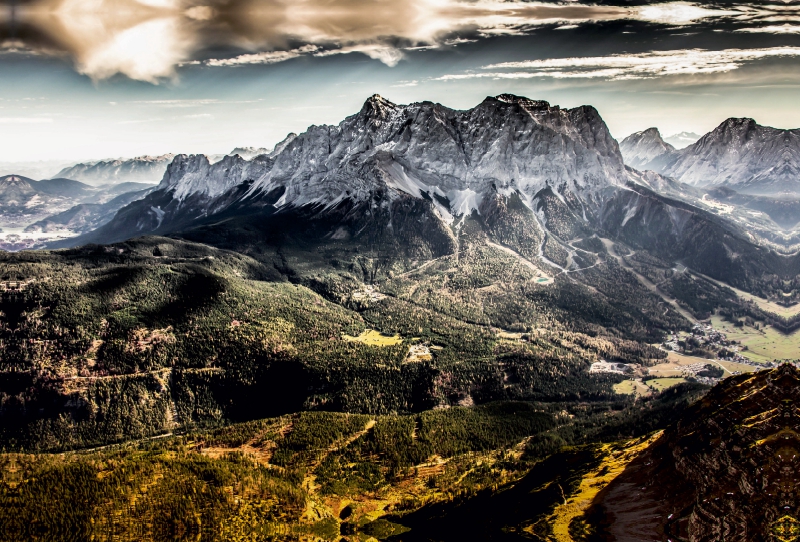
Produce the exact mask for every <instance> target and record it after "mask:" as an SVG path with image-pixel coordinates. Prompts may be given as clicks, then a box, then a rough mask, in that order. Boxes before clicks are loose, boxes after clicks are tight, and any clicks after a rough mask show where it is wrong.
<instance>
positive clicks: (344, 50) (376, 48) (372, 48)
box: [315, 43, 404, 67]
mask: <svg viewBox="0 0 800 542" xmlns="http://www.w3.org/2000/svg"><path fill="white" fill-rule="evenodd" d="M350 53H362V54H365V55H367V56H368V57H370V58H371V59H373V60H380V61H381V62H383V63H384V64H386V65H387V66H391V67H394V66H397V63H398V62H400V61H401V60H403V56H404V55H403V51H401V50H399V49H397V48H396V47H391V46H388V45H380V44H375V43H369V44H360V45H348V46H347V47H341V48H339V49H331V50H328V51H321V52H319V53H316V54H315V56H331V55H348V54H350Z"/></svg>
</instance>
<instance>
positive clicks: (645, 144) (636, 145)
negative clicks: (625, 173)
mask: <svg viewBox="0 0 800 542" xmlns="http://www.w3.org/2000/svg"><path fill="white" fill-rule="evenodd" d="M619 150H620V152H622V157H623V158H624V159H625V163H626V164H627V165H629V166H631V167H632V168H636V169H640V170H648V169H657V167H658V164H653V161H654V160H656V159H658V158H660V157H662V156H664V155H665V154H667V155H669V154H672V153H674V152H675V147H673V146H672V145H670V144H669V143H667V142H666V141H664V139H662V137H661V133H659V131H658V128H648V129H647V130H643V131H641V132H636V133H634V134H631V135H629V136H628V137H626V138H625V139H623V140H622V142H621V143H620V144H619Z"/></svg>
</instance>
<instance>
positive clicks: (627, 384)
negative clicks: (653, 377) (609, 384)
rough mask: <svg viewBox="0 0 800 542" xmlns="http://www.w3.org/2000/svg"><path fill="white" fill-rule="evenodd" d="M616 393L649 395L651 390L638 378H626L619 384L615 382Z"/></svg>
mask: <svg viewBox="0 0 800 542" xmlns="http://www.w3.org/2000/svg"><path fill="white" fill-rule="evenodd" d="M614 393H618V394H620V395H647V394H648V393H650V390H649V389H648V387H647V386H645V385H644V384H642V383H641V382H638V381H636V380H625V381H624V382H620V383H619V384H614Z"/></svg>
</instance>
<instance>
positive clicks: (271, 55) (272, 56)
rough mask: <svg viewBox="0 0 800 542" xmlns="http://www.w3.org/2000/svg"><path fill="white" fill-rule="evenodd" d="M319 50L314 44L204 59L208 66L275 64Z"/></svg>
mask: <svg viewBox="0 0 800 542" xmlns="http://www.w3.org/2000/svg"><path fill="white" fill-rule="evenodd" d="M318 50H319V47H317V46H316V45H304V46H303V47H299V48H297V49H292V50H289V51H266V52H263V53H253V54H247V55H239V56H236V57H233V58H221V59H212V60H208V61H206V65H208V66H243V65H247V64H277V63H278V62H285V61H287V60H291V59H293V58H297V57H300V56H303V55H306V54H309V53H314V52H316V51H318Z"/></svg>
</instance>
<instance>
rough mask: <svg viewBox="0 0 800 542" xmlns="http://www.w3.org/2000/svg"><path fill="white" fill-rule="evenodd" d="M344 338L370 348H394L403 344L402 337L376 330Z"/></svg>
mask: <svg viewBox="0 0 800 542" xmlns="http://www.w3.org/2000/svg"><path fill="white" fill-rule="evenodd" d="M342 337H343V338H344V339H345V340H347V341H354V342H359V343H364V344H367V345H369V346H394V345H396V344H400V343H401V342H403V338H402V337H401V336H400V335H387V334H385V333H381V332H380V331H375V330H374V329H368V330H366V331H364V332H363V333H362V334H361V335H359V336H357V337H353V336H351V335H343V336H342Z"/></svg>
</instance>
